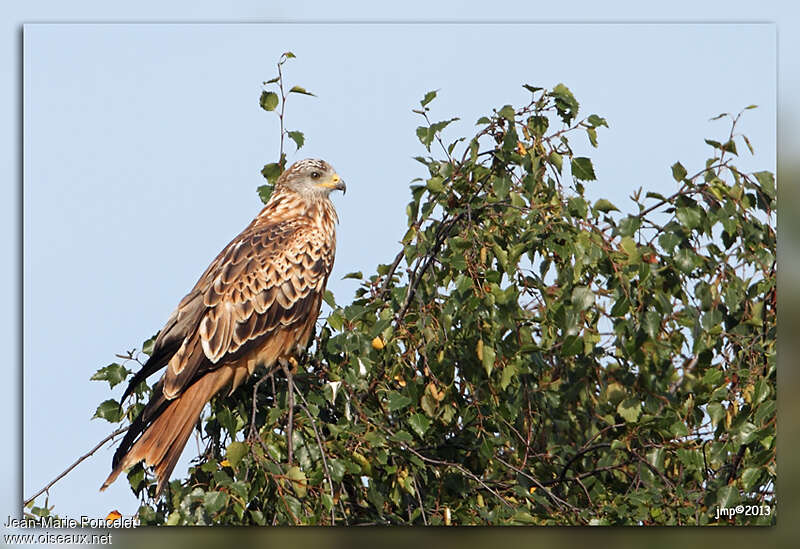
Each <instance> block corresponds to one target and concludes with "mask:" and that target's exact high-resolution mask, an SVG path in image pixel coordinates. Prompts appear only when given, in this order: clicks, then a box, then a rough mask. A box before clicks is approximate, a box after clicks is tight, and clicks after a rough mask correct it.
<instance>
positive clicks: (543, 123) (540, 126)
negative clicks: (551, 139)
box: [528, 115, 550, 137]
mask: <svg viewBox="0 0 800 549" xmlns="http://www.w3.org/2000/svg"><path fill="white" fill-rule="evenodd" d="M549 124H550V121H549V120H548V119H547V117H546V116H538V115H534V116H531V117H530V118H528V130H530V132H531V133H532V134H533V135H535V136H536V137H542V136H543V135H544V133H545V132H546V131H547V127H548V125H549Z"/></svg>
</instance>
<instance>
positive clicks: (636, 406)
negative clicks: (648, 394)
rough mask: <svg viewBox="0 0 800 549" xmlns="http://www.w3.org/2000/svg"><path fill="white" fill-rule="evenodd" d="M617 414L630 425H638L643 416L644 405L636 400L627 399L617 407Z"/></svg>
mask: <svg viewBox="0 0 800 549" xmlns="http://www.w3.org/2000/svg"><path fill="white" fill-rule="evenodd" d="M617 413H618V414H619V415H620V416H622V419H624V420H625V421H627V422H628V423H636V421H637V420H638V419H639V416H640V415H641V414H642V404H641V402H639V401H638V400H636V399H633V398H627V399H625V400H623V401H622V402H620V403H619V404H618V405H617Z"/></svg>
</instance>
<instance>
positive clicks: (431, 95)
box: [419, 90, 439, 107]
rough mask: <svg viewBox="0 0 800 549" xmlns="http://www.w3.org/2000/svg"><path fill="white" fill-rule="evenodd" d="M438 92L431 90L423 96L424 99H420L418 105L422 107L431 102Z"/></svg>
mask: <svg viewBox="0 0 800 549" xmlns="http://www.w3.org/2000/svg"><path fill="white" fill-rule="evenodd" d="M438 91H439V90H432V91H429V92H428V93H426V94H425V97H423V98H422V101H420V102H419V104H420V105H422V106H423V107H424V106H425V105H427V104H428V103H430V102H431V101H433V100H434V99H435V98H436V94H437V93H438Z"/></svg>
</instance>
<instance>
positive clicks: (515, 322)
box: [93, 57, 776, 525]
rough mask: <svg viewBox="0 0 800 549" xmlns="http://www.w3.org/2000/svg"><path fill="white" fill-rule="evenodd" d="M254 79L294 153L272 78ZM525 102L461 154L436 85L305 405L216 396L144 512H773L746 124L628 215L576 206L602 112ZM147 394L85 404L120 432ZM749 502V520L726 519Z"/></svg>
mask: <svg viewBox="0 0 800 549" xmlns="http://www.w3.org/2000/svg"><path fill="white" fill-rule="evenodd" d="M287 58H288V57H287ZM285 60H286V59H284V58H282V60H281V63H283V62H285ZM279 69H280V64H279ZM265 84H267V85H276V86H279V90H280V96H279V95H278V94H276V93H274V92H266V91H265V92H264V94H262V96H261V105H262V107H263V108H264V109H265V110H269V111H273V110H275V109H276V107H277V105H278V99H280V103H281V110H280V121H281V135H282V136H283V135H284V134H285V135H289V136H290V137H291V138H292V139H293V140H294V141H295V143H296V145H297V146H298V148H299V147H301V146H302V145H303V141H304V137H303V136H302V134H300V133H299V132H287V131H286V130H285V129H284V127H283V120H284V119H283V112H284V111H283V107H284V105H285V102H286V96H287V94H285V93H283V89H284V88H283V77H282V74H279V75H278V78H276V79H273V80H271V81H269V82H267V83H265ZM298 88H299V87H295V88H293V90H297V89H298ZM525 88H526V89H528V90H529V91H530V93H531V96H530V97H531V98H530V101H529V102H528V103H527V104H526V105H524V106H521V107H514V106H511V105H505V106H503V107H502V108H500V109H497V110H494V111H493V112H492V113H491V114H490V115H488V116H486V117H482V118H481V119H479V120H478V122H477V126H478V130H477V133H476V134H475V135H474V136H472V137H470V138H459V139H457V140H455V141H453V142H451V143H446V142H444V141H443V139H442V137H441V133H440V132H441V130H443V129H444V128H445V127H446V126H447V125H448V124H450V123H451V122H453V121H454V120H457V119H455V118H453V119H449V120H443V121H436V122H431V118H430V116H431V110H430V109H431V107H430V105H431V102H432V101H433V100H434V99H435V97H436V92H429V93H427V94H425V96H424V98H423V99H422V101H421V102H420V107H419V108H418V109H416V110H415V111H414V112H416V113H417V114H418V115H420V117H421V120H424V123H423V124H422V125H421V126H420V127H419V128H417V136H418V137H419V140H420V142H421V143H422V145H423V146H424V148H425V154H424V155H423V156H420V157H417V160H418V161H419V162H420V164H421V165H422V166H423V167H424V171H425V175H424V177H422V178H420V179H417V180H415V181H414V182H412V185H411V189H410V190H411V200H410V202H409V203H408V206H407V208H406V211H407V214H408V221H407V225H408V231H407V232H406V234H405V236H404V237H403V239H402V243H401V244H402V246H401V249H400V250H399V252H398V253H397V255H396V256H395V257H393V258H387V259H388V261H387V262H386V263H384V264H380V265H378V266H377V268H376V271H375V272H374V273H373V274H371V275H369V276H364V275H362V273H351V274H350V275H348V277H351V278H357V279H359V280H361V285H360V287H359V289H358V290H357V291H356V294H355V296H354V298H353V299H352V300H351V301H350V303H349V304H347V305H339V304H337V303H336V302H335V301H334V298H333V296H332V295H330V294H328V295H327V296H326V301H327V303H328V304H329V305H330V307H331V308H332V310H331V312H330V314H329V315H328V317H327V318H326V319H325V321H324V324H323V325H322V327H321V329H320V330H319V331H318V334H317V337H316V339H315V342H314V344H313V345H312V346H311V348H310V349H309V351H308V353H307V355H306V356H305V357H304V359H303V360H302V361H301V364H302V366H301V369H300V371H299V372H298V373H297V374H296V375H295V376H294V384H295V386H296V391H295V398H294V404H295V409H294V410H292V411H291V413H290V411H289V410H288V409H287V401H288V400H289V399H288V398H287V397H288V392H287V383H286V379H285V378H284V377H282V375H280V374H279V373H271V374H270V375H269V376H266V377H263V378H262V379H261V380H260V381H259V382H258V383H257V384H256V385H255V386H254V385H252V384H251V385H248V386H245V387H242V388H240V389H239V390H237V391H236V392H235V393H234V394H233V395H231V396H230V397H226V398H222V397H220V398H216V399H215V400H214V401H212V403H211V405H210V410H209V411H208V414H207V415H206V417H205V419H204V420H203V421H202V425H200V426H199V428H200V429H201V432H202V437H203V440H204V441H205V442H206V448H205V451H204V452H203V453H202V455H200V456H198V458H197V460H196V461H195V465H194V466H193V467H191V468H190V470H189V472H188V477H187V478H186V479H183V480H173V482H172V483H171V484H170V487H169V490H168V491H167V495H166V497H164V498H162V499H161V500H158V501H154V500H153V499H152V494H153V493H154V489H155V484H154V483H153V482H152V481H151V479H150V477H149V476H148V475H147V474H146V472H145V470H144V469H143V468H142V467H141V465H139V466H136V467H134V468H133V469H132V470H131V471H130V473H129V474H128V479H129V482H130V484H131V488H132V490H133V491H134V492H135V493H136V494H138V495H139V496H140V497H141V499H142V505H141V507H140V509H139V517H140V519H141V520H142V522H143V523H148V524H211V523H213V524H258V525H264V524H337V525H343V524H349V525H355V524H431V525H433V524H445V525H449V524H459V525H462V524H576V525H577V524H664V525H667V524H669V525H672V524H711V523H732V522H735V523H737V524H773V523H774V522H775V515H774V512H775V511H774V510H775V503H776V496H775V491H774V485H775V476H776V470H775V467H776V462H775V433H776V430H775V421H776V416H775V409H776V406H775V381H776V363H775V348H776V347H775V338H776V290H775V288H776V286H775V269H776V267H775V265H776V232H775V209H776V189H775V180H774V177H773V175H772V174H771V173H769V172H766V171H761V172H756V173H743V172H741V171H740V170H739V169H737V168H736V166H735V161H736V159H737V157H738V150H737V149H738V147H741V146H742V145H744V146H746V147H748V148H750V143H749V141H748V140H747V138H746V137H745V136H743V135H739V134H737V133H736V132H735V130H736V124H737V122H738V121H739V119H740V116H742V113H739V114H738V115H735V116H731V115H720V116H721V117H722V116H726V117H729V118H730V121H731V124H730V132H729V133H728V135H727V136H726V137H725V139H724V140H722V141H715V140H711V139H707V140H706V141H705V142H706V144H707V145H708V146H709V147H710V149H711V151H710V152H711V154H710V157H709V159H708V160H707V161H706V163H705V165H704V166H703V167H701V168H699V169H697V171H694V172H693V173H690V172H689V171H688V170H687V169H686V168H684V167H683V166H682V165H681V164H680V163H679V162H676V163H675V164H674V165H673V166H672V168H671V173H672V177H673V178H674V190H673V192H671V194H670V193H668V194H667V195H662V194H659V193H655V192H647V193H646V194H645V195H644V196H642V191H641V189H640V190H639V191H637V192H634V193H633V196H632V199H633V202H634V204H635V206H636V207H635V210H634V211H633V212H631V213H623V212H621V211H620V209H619V208H618V207H617V206H616V205H614V204H612V203H611V202H610V201H609V200H605V199H601V200H597V201H596V202H594V203H593V204H592V203H590V202H589V201H588V200H587V199H586V198H585V195H584V189H585V186H586V185H590V184H592V182H593V181H595V179H596V177H597V176H596V174H595V171H594V168H593V165H592V162H591V159H590V158H588V157H585V156H578V155H577V154H575V153H574V151H573V141H574V140H576V139H577V138H578V137H579V136H581V134H584V133H585V135H586V137H587V138H588V141H589V143H590V144H591V145H592V146H593V147H596V146H597V145H598V142H597V139H598V131H600V130H601V129H602V128H604V127H607V126H608V124H607V122H606V120H605V119H604V118H602V117H600V116H598V115H594V114H592V115H589V116H587V117H579V103H578V101H577V100H576V99H575V97H574V96H573V94H572V93H571V92H570V90H569V89H568V88H567V87H566V86H565V85H563V84H558V85H556V86H555V87H553V88H552V89H543V88H538V87H532V86H529V85H525ZM299 90H301V91H299V93H308V92H307V91H306V90H304V89H303V88H299ZM270 94H271V95H270ZM749 108H750V107H748V109H749ZM292 133H294V136H293V135H291V134H292ZM298 134H299V140H298V139H297V138H296V137H298ZM439 150H440V152H439ZM750 150H751V152H752V148H750ZM279 158H280V160H279V162H277V163H275V164H268V165H267V166H265V168H264V170H263V172H262V173H264V175H265V177H267V178H268V179H270V178H274V177H276V176H277V173H279V167H280V165H281V163H282V162H283V161H284V156H283V150H282V149H281V154H280V157H279ZM276 172H277V173H276ZM259 194H260V195H261V197H262V199H263V200H266V197H268V195H269V186H268V185H267V186H265V187H262V188H260V190H259ZM150 341H152V340H150ZM148 344H149V341H148V342H146V343H145V344H144V345H143V352H144V353H145V354H147V352H148ZM134 358H135V357H134V355H133V354H131V355H130V359H134ZM130 373H131V372H130V370H129V369H128V368H127V366H126V364H113V365H110V366H108V367H106V368H103V369H101V370H99V371H98V373H97V374H96V375H95V377H94V378H93V379H100V380H107V381H108V382H109V384H110V385H111V386H112V387H113V386H114V385H115V384H117V383H120V382H122V381H124V379H125V378H126V377H127V376H128V375H129V374H130ZM149 391H150V389H149V387H148V386H147V385H146V384H142V385H141V386H140V387H139V390H138V391H137V393H136V400H135V402H133V403H131V404H129V405H125V403H123V406H122V407H120V403H118V402H116V401H114V400H109V401H106V402H104V403H103V404H101V405H100V407H99V408H98V410H97V414H96V415H97V416H98V417H102V418H105V419H107V420H109V421H111V422H112V423H115V424H116V423H124V422H126V421H129V420H130V419H131V418H133V417H135V415H136V414H137V413H138V411H139V410H140V409H141V407H142V405H143V402H144V401H145V400H146V398H147V397H148V394H149ZM287 433H291V434H290V436H288V437H287ZM289 455H292V459H291V460H289ZM739 503H742V504H749V505H755V506H759V507H758V509H759V511H758V512H757V513H752V514H749V515H745V514H742V513H740V514H737V515H735V517H728V516H725V515H724V514H723V515H722V516H720V515H719V513H718V511H717V509H718V508H721V509H727V508H731V507H735V506H736V505H737V504H739ZM765 510H768V511H769V514H764V513H766V511H765Z"/></svg>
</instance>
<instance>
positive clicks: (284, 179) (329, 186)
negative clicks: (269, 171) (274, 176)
mask: <svg viewBox="0 0 800 549" xmlns="http://www.w3.org/2000/svg"><path fill="white" fill-rule="evenodd" d="M275 190H276V191H277V190H288V191H291V192H295V193H298V194H300V195H302V196H303V197H304V198H306V199H309V200H314V199H320V198H327V197H328V195H329V194H331V192H332V191H342V192H345V191H346V190H347V186H346V185H345V184H344V181H342V178H341V177H339V174H337V173H336V171H335V170H334V169H333V168H332V167H331V165H330V164H328V163H327V162H325V161H324V160H317V159H315V158H306V159H305V160H300V161H298V162H295V163H294V164H292V165H291V166H290V167H289V168H288V169H287V170H286V171H285V172H283V173H282V174H281V176H280V177H279V178H278V180H277V181H276V182H275Z"/></svg>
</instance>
